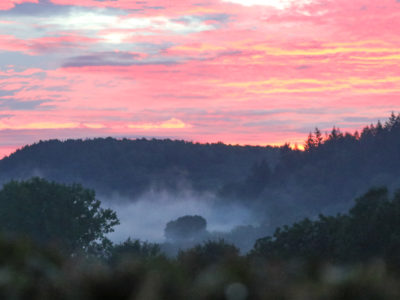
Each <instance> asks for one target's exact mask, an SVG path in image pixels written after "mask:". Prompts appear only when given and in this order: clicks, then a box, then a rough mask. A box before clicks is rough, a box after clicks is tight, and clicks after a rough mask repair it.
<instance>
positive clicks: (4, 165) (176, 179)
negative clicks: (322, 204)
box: [0, 138, 279, 197]
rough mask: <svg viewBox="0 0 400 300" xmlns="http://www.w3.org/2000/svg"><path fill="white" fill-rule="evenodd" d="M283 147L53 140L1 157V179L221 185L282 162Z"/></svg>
mask: <svg viewBox="0 0 400 300" xmlns="http://www.w3.org/2000/svg"><path fill="white" fill-rule="evenodd" d="M278 157H279V148H273V147H252V146H230V145H225V144H222V143H217V144H197V143H191V142H185V141H172V140H156V139H152V140H147V139H137V140H129V139H122V140H121V139H113V138H105V139H103V138H98V139H88V140H66V141H59V140H50V141H40V142H38V143H36V144H33V145H30V146H25V147H24V148H22V149H21V150H17V151H16V152H15V153H13V154H11V155H10V156H9V157H6V158H4V159H2V160H1V161H0V181H1V182H3V183H4V182H6V181H9V180H10V179H26V178H30V177H32V176H41V177H44V178H47V179H51V180H55V181H59V182H66V183H70V182H78V183H82V184H84V185H85V186H87V187H90V188H94V189H95V190H96V191H97V192H99V193H102V194H111V193H117V194H120V195H124V196H129V197H136V196H138V195H140V194H141V193H142V192H145V191H147V190H148V189H149V188H155V189H157V188H159V189H163V190H164V189H166V190H168V191H169V192H174V191H176V190H178V189H182V188H190V189H194V190H195V191H196V190H197V191H216V190H217V189H219V188H220V187H221V186H223V185H224V184H226V183H228V182H232V181H235V180H241V179H244V178H245V176H246V175H247V174H248V172H249V170H250V168H251V166H252V165H253V164H254V163H256V162H259V161H262V160H266V161H269V162H276V161H277V160H278Z"/></svg>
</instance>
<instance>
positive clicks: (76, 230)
mask: <svg viewBox="0 0 400 300" xmlns="http://www.w3.org/2000/svg"><path fill="white" fill-rule="evenodd" d="M117 224H119V221H118V218H117V216H116V213H115V212H114V211H112V210H110V209H103V208H101V203H100V201H99V200H97V199H96V198H95V192H94V191H92V190H88V189H85V188H83V187H82V186H81V185H79V184H73V185H64V184H58V183H55V182H48V181H46V180H44V179H40V178H32V179H30V180H28V181H11V182H9V183H7V184H5V185H4V186H3V188H2V189H1V190H0V230H1V231H2V232H3V233H5V234H12V235H18V236H20V235H23V236H27V237H29V238H31V239H33V240H34V241H36V242H39V243H41V244H49V243H54V244H56V245H58V246H59V247H60V248H61V249H63V251H65V252H66V253H72V252H74V251H85V250H86V249H88V248H89V247H90V246H91V244H93V243H102V242H103V241H104V240H106V234H107V233H110V232H112V231H113V227H114V226H115V225H117Z"/></svg>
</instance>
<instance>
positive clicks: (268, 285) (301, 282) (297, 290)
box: [0, 238, 400, 300]
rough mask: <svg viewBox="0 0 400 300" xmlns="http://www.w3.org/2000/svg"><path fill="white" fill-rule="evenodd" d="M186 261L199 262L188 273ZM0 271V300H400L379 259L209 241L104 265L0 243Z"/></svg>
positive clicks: (398, 283) (398, 285) (398, 286)
mask: <svg viewBox="0 0 400 300" xmlns="http://www.w3.org/2000/svg"><path fill="white" fill-rule="evenodd" d="M218 248H220V249H218ZM207 252H210V253H207ZM214 252H217V253H219V254H218V255H215V254H214ZM235 252H236V253H235ZM225 254H228V255H227V256H225ZM188 256H190V257H193V261H196V260H199V261H201V262H202V263H201V264H197V263H196V267H195V268H192V265H191V263H188V261H187V257H188ZM205 257H207V259H204V258H205ZM210 258H212V259H210ZM0 270H1V272H0V298H1V299H4V300H11V299H12V300H19V299H24V300H25V299H26V300H28V299H29V300H42V299H63V300H98V299H99V300H100V299H110V300H111V299H112V300H125V299H126V300H132V299H140V300H151V299H174V300H180V299H185V300H186V299H193V300H197V299H199V300H200V299H204V300H206V299H221V300H222V299H227V300H242V299H287V300H301V299H311V300H313V299H315V300H317V299H321V300H322V299H324V300H358V299H362V300H365V299H367V300H369V299H371V300H372V299H374V300H379V299H382V300H392V299H393V300H397V299H399V297H400V280H399V278H398V277H397V276H396V275H394V274H393V273H391V272H390V271H388V269H387V266H386V265H385V263H384V262H383V261H381V260H377V261H375V262H370V263H368V264H358V265H352V266H350V265H342V266H340V265H332V264H325V263H312V262H308V263H305V262H300V261H296V260H293V261H286V262H276V261H271V260H267V259H262V258H260V257H257V258H255V257H243V256H239V255H237V251H234V250H233V248H232V246H228V245H226V244H225V243H224V242H214V244H212V242H208V243H207V244H205V245H202V246H199V247H198V248H197V249H195V250H189V251H187V253H182V254H181V255H180V256H179V258H177V259H167V258H165V257H163V256H159V255H156V256H151V257H147V259H143V258H139V257H130V258H127V257H125V258H124V259H121V260H116V261H114V262H112V263H110V262H106V261H102V260H98V259H94V258H87V257H86V258H77V257H75V258H66V257H63V256H61V255H59V254H57V253H55V252H51V251H48V250H44V249H40V248H37V247H35V246H34V245H32V244H30V243H29V242H26V241H21V240H19V241H18V240H6V239H4V238H1V239H0Z"/></svg>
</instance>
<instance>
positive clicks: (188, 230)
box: [164, 215, 207, 240]
mask: <svg viewBox="0 0 400 300" xmlns="http://www.w3.org/2000/svg"><path fill="white" fill-rule="evenodd" d="M206 228H207V221H206V220H205V219H204V218H203V217H201V216H197V215H196V216H183V217H180V218H178V219H176V220H174V221H170V222H168V223H167V225H166V227H165V230H164V234H165V237H166V238H167V239H171V240H190V239H195V238H198V237H199V236H201V235H203V234H204V233H205V232H206Z"/></svg>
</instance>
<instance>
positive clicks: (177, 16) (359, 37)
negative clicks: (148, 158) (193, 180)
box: [0, 0, 400, 151]
mask: <svg viewBox="0 0 400 300" xmlns="http://www.w3.org/2000/svg"><path fill="white" fill-rule="evenodd" d="M236 2H240V1H236ZM287 2H288V3H289V2H290V1H287ZM10 3H11V2H9V4H10ZM52 3H54V4H57V5H76V6H81V7H82V6H84V7H85V11H84V12H85V13H87V11H91V12H93V18H96V14H97V13H98V11H97V10H96V7H97V8H98V7H102V8H110V7H111V8H118V9H127V8H129V9H139V10H138V11H136V12H132V11H127V13H126V14H122V15H119V16H118V17H115V18H114V17H113V15H111V16H112V18H110V20H112V22H114V23H115V24H114V23H112V22H111V21H110V22H111V23H104V24H106V25H107V26H105V25H104V24H103V23H102V24H101V25H102V26H99V29H96V30H94V29H85V30H83V29H79V28H78V29H77V28H76V26H70V27H68V26H66V27H65V28H64V27H62V26H61V25H63V24H61V25H60V24H59V23H60V22H58V21H57V22H58V23H57V24H58V25H57V26H60V28H61V27H62V28H63V31H62V32H57V30H58V29H53V31H51V29H49V28H51V26H50V27H49V26H47V27H46V26H42V27H41V26H39V25H40V24H38V27H37V28H41V29H43V28H45V30H44V31H43V32H44V33H43V34H42V35H40V34H39V36H38V32H40V31H37V30H36V31H35V32H34V34H35V36H32V37H27V36H29V34H28V33H29V32H30V31H29V30H30V28H26V29H25V30H26V32H25V35H23V34H18V35H14V33H8V34H7V35H4V34H3V35H1V36H0V49H1V50H6V51H8V52H20V53H23V54H29V56H30V59H32V58H35V57H36V56H38V55H41V57H43V55H47V54H49V53H51V54H52V56H51V59H54V60H55V61H54V64H53V65H56V66H58V67H57V68H55V69H46V68H44V67H41V65H40V63H39V64H38V65H37V66H35V68H28V67H26V68H23V67H22V68H21V62H19V61H10V65H13V66H9V67H4V68H2V69H1V68H0V88H1V92H0V98H1V99H2V101H3V102H4V103H3V102H1V103H3V104H0V105H3V106H2V107H0V108H1V109H2V113H4V114H6V115H7V117H4V118H2V117H1V116H0V133H1V132H5V130H13V131H15V132H21V131H24V130H27V131H28V132H31V134H32V135H37V136H40V137H41V138H42V137H46V136H47V137H54V136H57V132H58V133H59V134H60V136H68V137H74V136H76V137H81V136H82V135H83V136H85V135H86V136H96V135H116V136H164V137H173V138H184V139H188V140H193V141H200V142H217V141H223V142H227V143H232V144H236V143H239V144H282V143H284V142H287V141H289V142H292V143H294V142H297V143H300V144H301V142H302V141H303V139H304V138H305V136H306V134H307V132H308V131H309V130H313V128H314V127H315V126H319V127H320V128H321V129H322V130H324V131H326V130H329V129H330V128H331V127H332V126H334V125H336V126H339V127H342V128H343V129H347V130H351V131H353V130H355V129H359V128H361V127H362V126H364V125H366V124H364V122H362V120H364V119H368V120H370V119H374V118H375V119H376V120H377V119H379V118H382V117H385V116H388V115H389V113H390V112H391V111H393V110H394V111H399V110H400V102H399V101H398V99H399V96H400V72H399V69H398V65H399V63H400V39H399V38H398V28H399V26H400V21H399V20H400V9H399V8H400V3H398V2H396V1H395V0H382V1H379V3H378V2H376V3H375V2H374V3H371V1H365V0H354V1H344V0H330V1H323V2H321V1H307V3H308V4H307V5H287V6H285V7H284V8H278V7H277V6H275V7H273V6H272V7H271V6H267V5H259V6H243V5H240V4H239V3H236V4H235V3H232V2H228V1H227V2H223V1H217V0H212V1H209V2H207V4H203V5H202V6H199V5H194V4H195V3H198V1H184V2H182V1H169V2H168V3H166V2H165V1H148V2H147V4H144V3H138V2H132V1H122V0H120V1H94V0H82V1H66V0H53V1H52ZM11 4H12V3H11ZM4 5H5V4H3V6H4ZM161 6H162V7H163V8H161ZM4 7H5V6H4ZM9 7H10V5H9ZM6 9H7V8H6ZM75 12H79V9H78V8H75ZM101 12H102V14H103V15H102V16H105V17H107V16H108V15H107V10H106V9H104V10H101ZM113 12H115V11H113ZM68 16H69V17H70V15H68ZM150 16H151V17H150ZM75 17H76V19H71V20H80V19H79V14H78V13H77V16H75ZM51 18H52V17H51V16H49V22H48V23H51V21H52V20H51ZM13 21H14V20H13ZM41 21H43V20H41ZM100 21H101V20H99V22H100ZM15 22H17V23H16V24H17V25H18V26H19V27H16V28H21V26H23V25H24V20H22V21H21V20H18V19H16V20H15ZM38 22H39V21H38ZM124 22H125V23H124ZM129 22H130V23H129ZM160 22H161V23H160ZM48 23H46V24H47V25H48ZM85 24H86V23H85ZM121 24H123V25H121ZM126 24H130V25H129V26H127V25H126ZM138 24H139V25H138ZM160 24H161V25H160ZM17 25H16V26H17ZM72 25H74V24H72ZM208 25H210V27H207V26H208ZM1 26H9V24H6V23H4V24H3V23H0V29H1ZM168 26H169V27H168ZM198 26H205V27H204V30H195V29H198ZM166 27H168V29H167V28H166ZM57 28H58V27H57ZM193 28H194V29H193ZM46 30H47V31H46ZM49 30H50V31H49ZM32 35H33V33H32ZM22 36H23V37H24V38H22ZM44 120H45V121H44ZM2 130H3V131H2ZM50 132H51V134H50ZM32 139H33V137H32ZM26 141H28V140H27V139H26ZM21 143H23V139H22V140H18V141H16V142H15V143H14V144H13V145H15V146H18V145H21ZM4 147H8V148H7V149H11V148H10V145H9V144H7V145H5V146H4ZM0 148H1V147H0ZM7 151H9V150H7Z"/></svg>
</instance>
